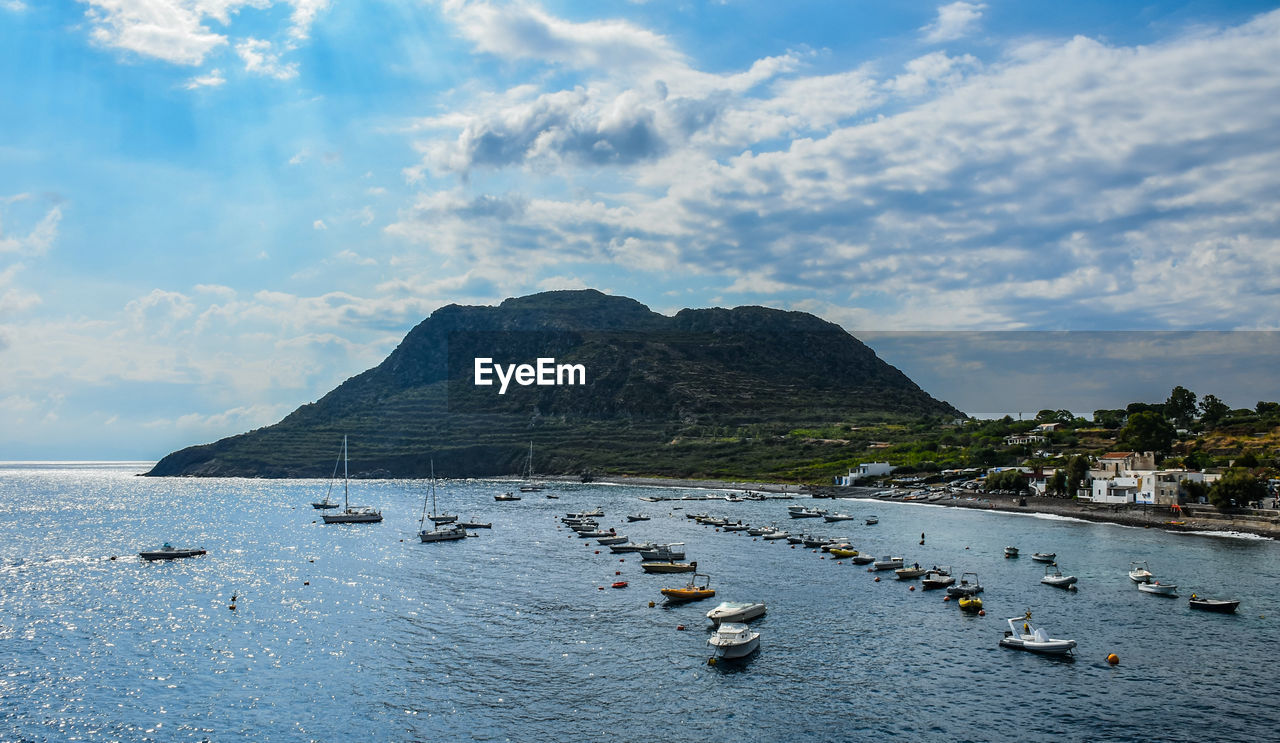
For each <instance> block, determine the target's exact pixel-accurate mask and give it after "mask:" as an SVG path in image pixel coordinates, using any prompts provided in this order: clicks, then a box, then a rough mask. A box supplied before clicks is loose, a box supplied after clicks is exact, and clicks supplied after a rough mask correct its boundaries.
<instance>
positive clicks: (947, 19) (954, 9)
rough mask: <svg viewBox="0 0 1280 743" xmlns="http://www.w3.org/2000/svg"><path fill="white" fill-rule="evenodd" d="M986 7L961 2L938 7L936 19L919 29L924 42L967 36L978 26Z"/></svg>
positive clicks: (950, 39)
mask: <svg viewBox="0 0 1280 743" xmlns="http://www.w3.org/2000/svg"><path fill="white" fill-rule="evenodd" d="M986 7H987V6H986V5H985V4H983V3H967V2H964V1H963V0H960V1H959V2H954V3H948V4H947V5H940V6H938V17H937V18H936V19H935V20H934V22H933V23H931V24H929V25H928V26H925V27H924V28H922V29H920V30H921V31H923V32H924V40H925V41H927V42H930V43H935V42H939V41H954V40H956V39H959V38H961V37H963V36H967V35H968V34H969V32H971V31H972V30H973V29H974V27H975V26H977V25H978V21H979V20H981V18H982V11H983V10H985V9H986Z"/></svg>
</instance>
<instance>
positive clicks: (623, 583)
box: [613, 580, 627, 588]
mask: <svg viewBox="0 0 1280 743" xmlns="http://www.w3.org/2000/svg"><path fill="white" fill-rule="evenodd" d="M613 587H614V588H626V587H627V582H626V581H625V580H619V581H614V583H613Z"/></svg>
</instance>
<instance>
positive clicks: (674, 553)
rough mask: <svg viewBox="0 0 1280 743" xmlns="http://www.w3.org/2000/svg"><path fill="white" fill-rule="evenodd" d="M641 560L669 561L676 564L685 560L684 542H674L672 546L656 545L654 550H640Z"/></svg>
mask: <svg viewBox="0 0 1280 743" xmlns="http://www.w3.org/2000/svg"><path fill="white" fill-rule="evenodd" d="M640 559H641V560H653V561H657V562H662V561H664V560H665V561H667V562H675V561H678V560H683V559H684V542H672V543H671V544H655V545H653V549H647V550H640Z"/></svg>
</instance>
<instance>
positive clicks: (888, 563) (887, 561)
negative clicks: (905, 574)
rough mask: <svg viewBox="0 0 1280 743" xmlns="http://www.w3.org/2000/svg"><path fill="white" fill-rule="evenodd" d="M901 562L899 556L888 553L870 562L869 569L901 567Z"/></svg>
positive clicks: (895, 568)
mask: <svg viewBox="0 0 1280 743" xmlns="http://www.w3.org/2000/svg"><path fill="white" fill-rule="evenodd" d="M902 562H903V560H902V558H901V557H890V556H889V555H885V556H884V557H881V558H880V559H879V560H876V561H875V562H873V563H871V569H872V570H897V569H898V568H900V567H902Z"/></svg>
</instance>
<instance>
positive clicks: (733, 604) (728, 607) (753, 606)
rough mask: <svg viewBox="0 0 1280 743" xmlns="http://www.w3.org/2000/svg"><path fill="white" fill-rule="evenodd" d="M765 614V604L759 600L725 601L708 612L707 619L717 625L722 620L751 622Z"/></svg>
mask: <svg viewBox="0 0 1280 743" xmlns="http://www.w3.org/2000/svg"><path fill="white" fill-rule="evenodd" d="M762 616H764V604H762V603H760V602H758V601H724V602H721V604H720V605H719V606H717V607H716V608H714V609H712V610H711V611H709V612H707V619H710V620H711V621H712V622H713V623H715V624H716V625H719V624H721V623H722V622H739V623H741V622H749V621H751V620H752V619H755V618H756V617H762Z"/></svg>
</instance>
